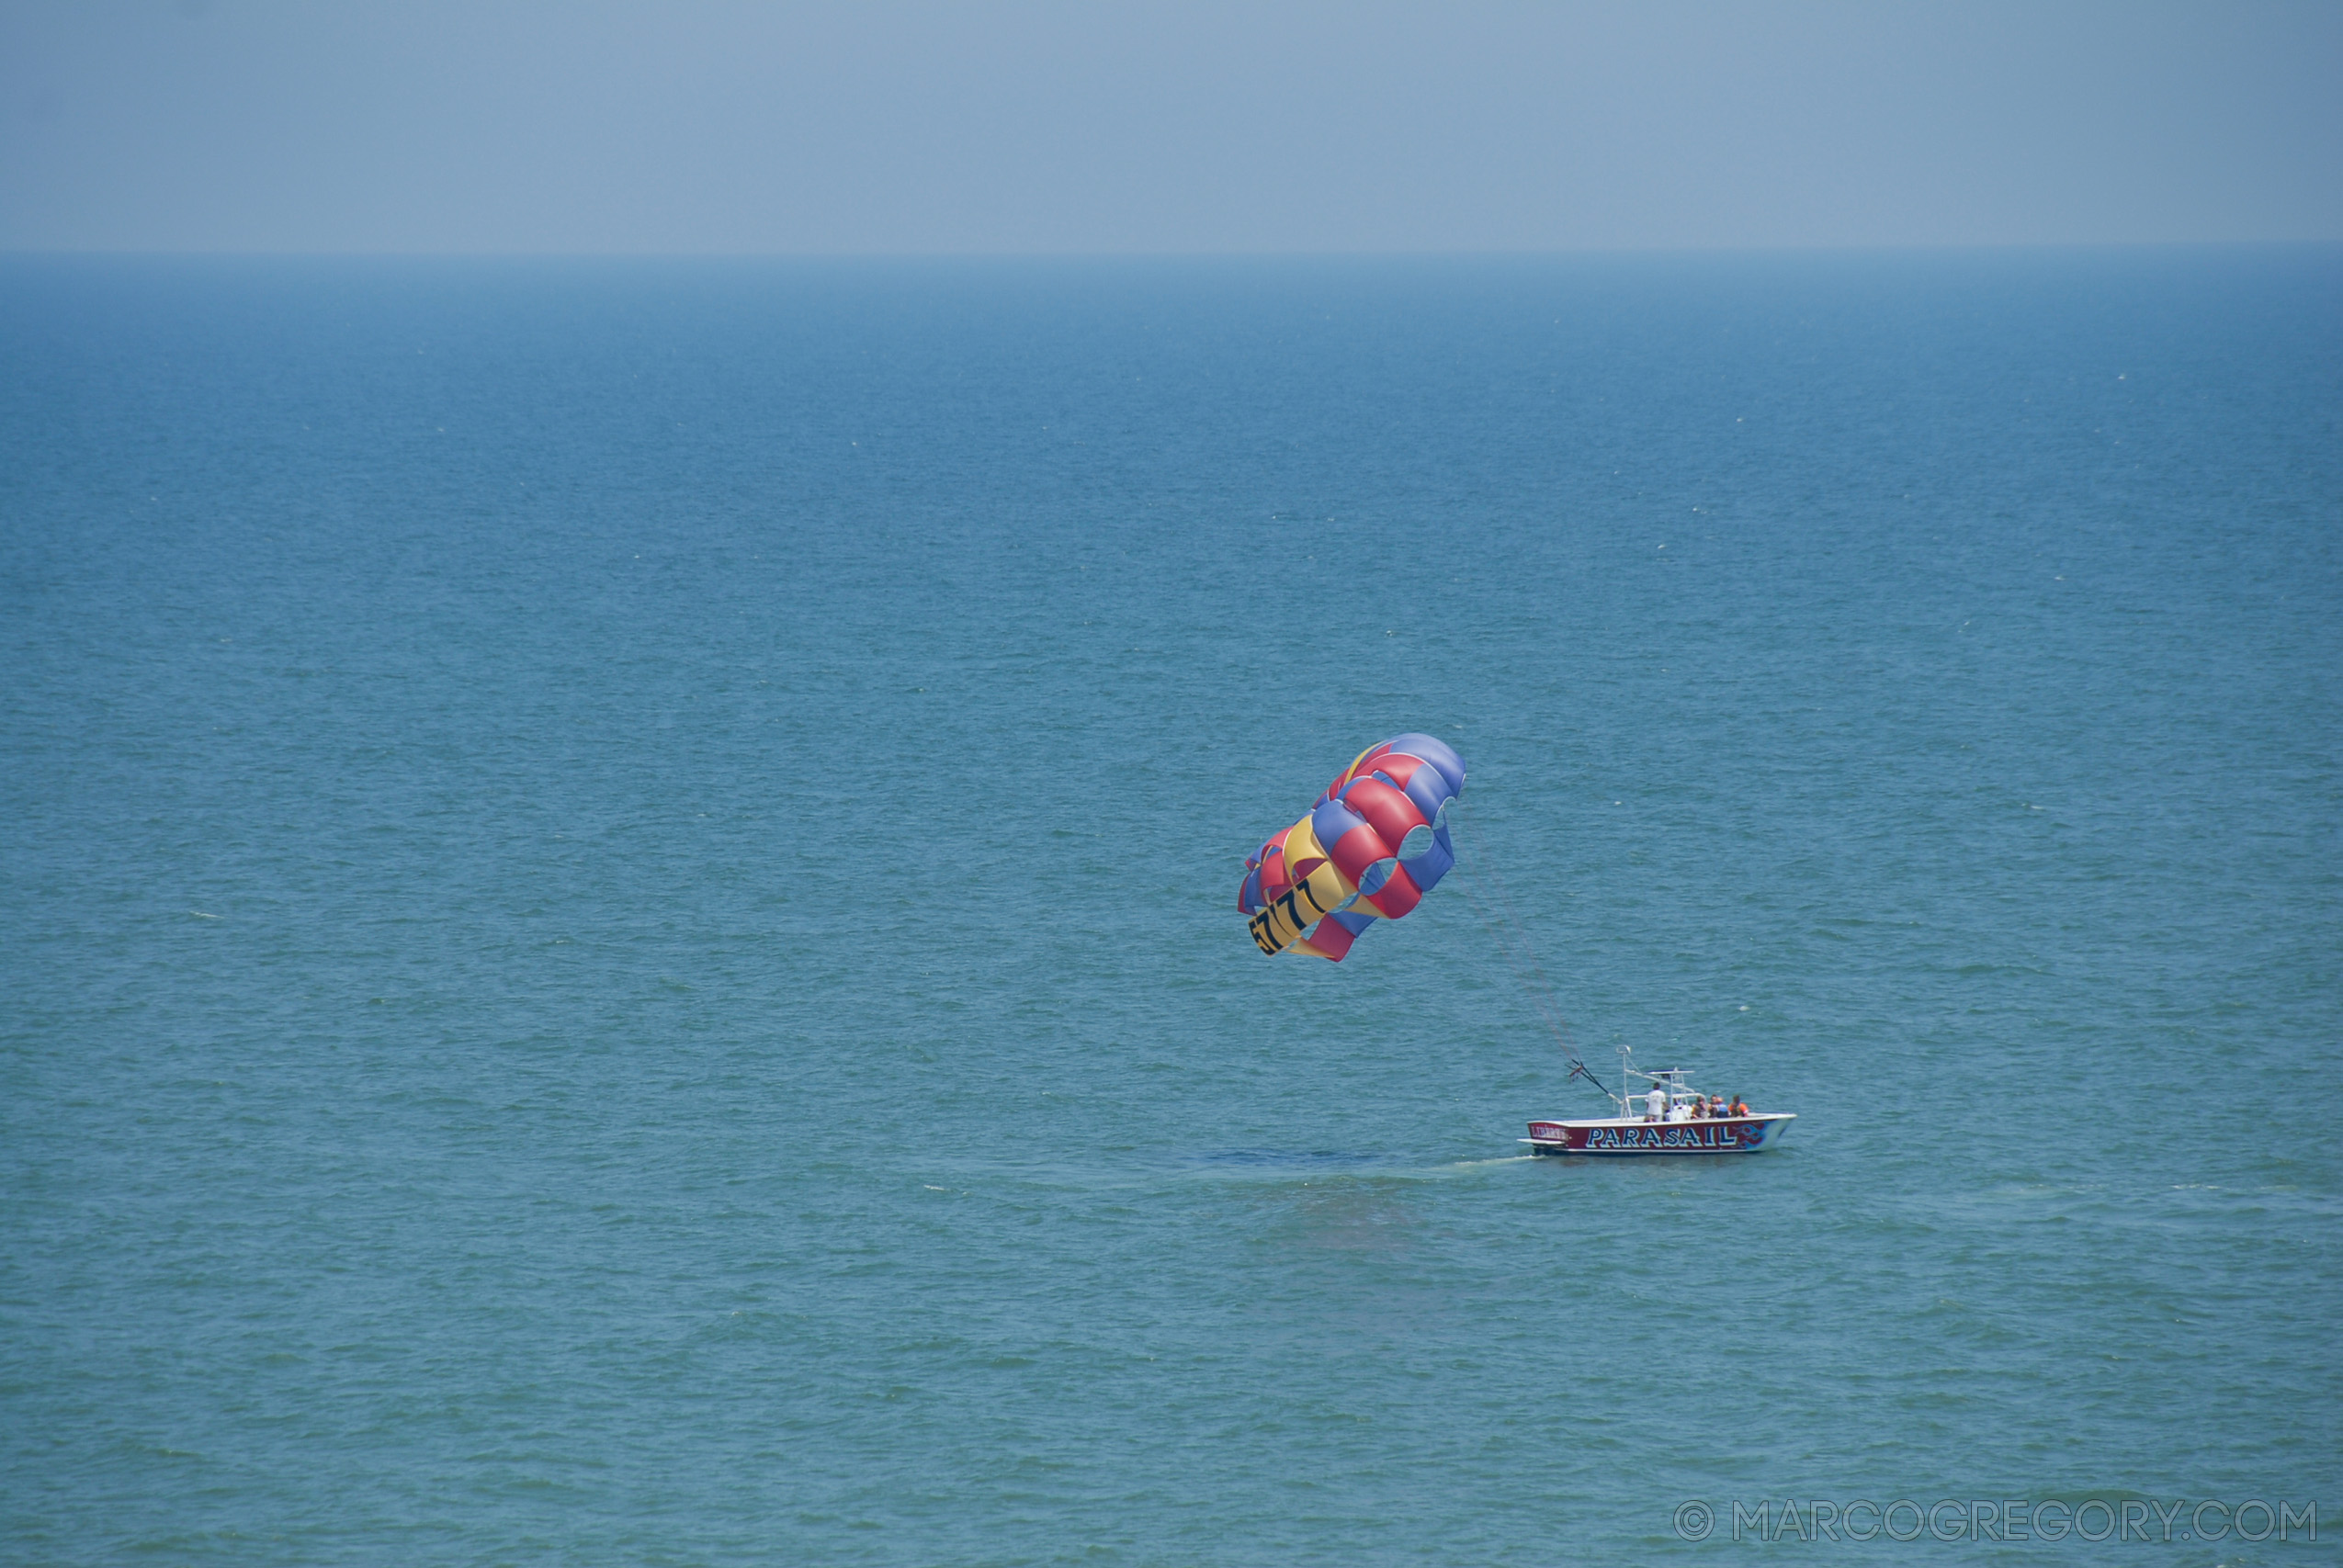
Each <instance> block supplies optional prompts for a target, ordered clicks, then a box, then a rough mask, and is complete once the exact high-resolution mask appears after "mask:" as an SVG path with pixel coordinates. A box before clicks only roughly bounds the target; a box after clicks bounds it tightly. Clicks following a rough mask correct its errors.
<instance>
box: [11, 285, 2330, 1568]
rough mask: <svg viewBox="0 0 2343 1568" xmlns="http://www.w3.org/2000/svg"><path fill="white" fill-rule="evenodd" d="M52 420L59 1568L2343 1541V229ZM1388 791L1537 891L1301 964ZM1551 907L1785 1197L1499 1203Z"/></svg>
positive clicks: (1535, 1183) (21, 1076) (53, 328)
mask: <svg viewBox="0 0 2343 1568" xmlns="http://www.w3.org/2000/svg"><path fill="white" fill-rule="evenodd" d="M0 367H5V372H6V374H5V376H4V377H0V549H4V550H5V555H0V654H4V656H5V660H6V683H5V687H4V688H0V764H5V767H4V769H0V813H4V815H0V890H4V891H5V897H0V1560H6V1561H7V1562H25V1563H85V1562H88V1563H97V1562H168V1563H179V1562H188V1563H201V1562H220V1563H236V1564H288V1565H291V1564H339V1563H369V1564H371V1563H380V1564H412V1563H421V1562H516V1563H517V1562H578V1563H588V1562H640V1563H659V1564H685V1563H709V1564H717V1563H724V1564H730V1563H770V1562H782V1563H809V1564H812V1563H821V1564H904V1565H910V1564H934V1563H954V1564H1012V1563H1082V1564H1101V1565H1110V1564H1163V1565H1176V1564H1202V1563H1210V1564H1230V1565H1246V1564H1263V1563H1295V1564H1342V1565H1345V1568H1352V1565H1357V1564H1418V1563H1424V1564H1448V1563H1456V1564H1466V1563H1471V1564H1484V1563H1485V1564H1511V1563H1520V1564H1532V1563H1551V1562H1602V1563H1619V1562H1685V1561H1693V1560H1702V1561H1705V1560H1710V1559H1712V1558H1717V1557H1723V1556H1730V1557H1732V1558H1734V1560H1736V1561H1739V1560H1742V1557H1743V1556H1744V1554H1749V1553H1752V1552H1754V1553H1757V1554H1758V1555H1760V1556H1768V1555H1770V1556H1771V1557H1772V1558H1774V1559H1778V1560H1782V1561H1798V1560H1805V1559H1807V1558H1809V1557H1811V1558H1816V1559H1821V1560H1827V1561H1845V1562H1872V1561H1886V1560H1893V1561H1897V1562H1905V1561H1919V1560H1923V1559H1924V1560H1926V1561H1929V1562H2097V1561H2121V1562H2190V1563H2195V1562H2202V1563H2208V1564H2209V1563H2213V1562H2222V1563H2231V1564H2246V1563H2265V1562H2267V1563H2280V1562H2313V1561H2326V1562H2331V1561H2334V1560H2335V1559H2334V1557H2333V1555H2332V1553H2333V1552H2334V1551H2335V1548H2334V1546H2333V1545H2332V1542H2333V1541H2334V1540H2337V1539H2343V1464H2338V1461H2343V1356H2338V1352H2337V1345H2338V1343H2343V1146H2339V1141H2338V1137H2337V1106H2338V1104H2343V1082H2338V1077H2337V1075H2338V1068H2343V1048H2338V1041H2339V1040H2343V841H2338V835H2339V833H2343V253H2338V252H2337V251H2334V250H2293V251H2288V250H2267V251H2255V250H2235V251H2187V250H2173V251H2138V252H2103V253H2089V252H2074V253H2033V254H2021V253H2008V254H1994V253H1977V254H1902V255H1840V256H1830V255H1804V256H1773V257H1766V256H1749V255H1742V256H1703V257H1681V258H1665V257H1620V258H1581V259H1562V260H1553V259H1547V260H1469V261H1454V260H1442V261H1434V260H1423V261H1375V262H1367V261H1358V262H1330V261H1299V260H1296V261H1260V262H1236V261H1228V262H1193V263H1180V264H1172V263H1151V262H1115V263H1106V262H1080V263H1077V262H1063V263H1060V262H1037V261H1016V262H1010V261H999V262H990V261H960V262H949V263H945V262H923V263H913V262H892V263H852V264H849V263H811V262H808V263H787V264H785V263H718V262H693V263H680V262H662V263H651V262H640V263H633V262H598V263H584V262H574V263H569V262H553V261H509V262H488V261H481V262H427V261H411V262H390V261H379V262H367V261H327V260H317V261H266V260H225V259H222V260H196V259H179V260H135V259H111V260H109V259H100V258H64V259H32V258H21V257H20V258H17V259H14V260H9V261H6V263H5V264H0ZM1410 729H1421V730H1425V731H1429V732H1431V733H1432V734H1435V735H1438V736H1440V737H1442V738H1443V739H1446V740H1447V741H1449V742H1450V743H1451V744H1453V745H1454V746H1455V747H1456V748H1457V750H1460V751H1461V752H1462V753H1463V754H1464V756H1465V757H1466V760H1467V761H1468V762H1469V763H1470V765H1471V769H1472V772H1471V778H1470V782H1469V783H1468V784H1467V785H1466V792H1465V799H1466V823H1465V830H1466V840H1465V843H1466V860H1465V863H1464V869H1465V872H1466V874H1467V875H1471V876H1473V877H1474V878H1475V881H1474V883H1473V887H1474V889H1475V890H1476V891H1477V892H1480V893H1481V894H1482V895H1483V897H1481V899H1479V900H1478V902H1477V901H1476V900H1475V899H1474V898H1471V897H1467V896H1466V889H1465V888H1464V887H1463V886H1461V884H1460V883H1459V882H1457V881H1454V880H1452V882H1451V883H1449V884H1447V885H1443V886H1442V887H1441V888H1439V889H1438V890H1436V891H1435V892H1434V893H1433V894H1432V896H1431V897H1429V898H1428V899H1427V900H1426V902H1425V903H1424V905H1423V906H1422V907H1421V908H1420V909H1419V910H1418V911H1417V912H1415V913H1414V914H1412V915H1410V916H1409V917H1408V918H1407V919H1404V920H1401V921H1398V922H1394V923H1390V924H1387V925H1383V926H1379V927H1377V928H1376V929H1375V930H1373V931H1370V932H1369V933H1368V934H1367V935H1366V936H1365V937H1364V938H1363V939H1362V940H1361V941H1360V942H1359V945H1358V947H1357V948H1356V949H1355V950H1354V952H1353V954H1352V956H1351V957H1350V959H1349V960H1348V961H1347V962H1345V963H1343V964H1340V965H1334V964H1323V963H1319V962H1316V961H1313V960H1309V959H1306V958H1296V957H1279V958H1274V959H1270V958H1264V957H1263V956H1262V954H1261V953H1259V952H1257V951H1256V950H1255V948H1254V945H1253V943H1252V942H1251V941H1250V940H1249V939H1248V937H1247V935H1246V931H1245V922H1244V919H1243V917H1242V916H1241V915H1240V914H1239V913H1238V911H1237V909H1236V907H1235V902H1236V893H1237V886H1238V882H1239V876H1240V874H1241V873H1242V869H1243V857H1244V856H1245V854H1246V852H1248V851H1250V850H1251V849H1252V848H1253V847H1254V846H1255V845H1257V844H1258V843H1259V842H1260V841H1261V840H1262V838H1263V837H1264V836H1266V835H1267V834H1268V833H1269V832H1271V831H1272V830H1273V829H1280V828H1282V827H1284V826H1285V824H1287V823H1289V822H1291V821H1292V820H1293V819H1294V818H1296V817H1297V816H1299V815H1300V814H1301V813H1302V811H1303V810H1304V809H1305V808H1306V807H1308V805H1309V804H1310V803H1311V801H1312V800H1313V799H1314V798H1315V796H1316V795H1317V793H1318V791H1319V789H1321V788H1322V787H1323V786H1324V785H1325V784H1326V782H1327V781H1328V780H1329V779H1330V777H1331V776H1333V774H1334V773H1336V772H1337V771H1338V770H1339V769H1340V768H1341V767H1342V766H1343V765H1344V764H1345V763H1347V762H1348V761H1350V759H1351V758H1352V757H1353V755H1354V754H1355V753H1356V752H1357V751H1358V750H1360V749H1361V748H1362V747H1364V746H1366V745H1368V744H1370V743H1371V742H1374V741H1376V740H1379V739H1383V738H1385V737H1387V736H1388V735H1391V734H1393V733H1396V732H1398V731H1402V730H1410ZM1500 886H1501V893H1502V897H1501V898H1500V897H1498V894H1499V892H1500ZM1507 900H1510V903H1511V908H1512V910H1513V913H1514V916H1515V917H1516V919H1515V921H1514V922H1513V924H1512V925H1511V926H1510V927H1509V926H1508V925H1507V924H1506V922H1505V919H1504V904H1505V902H1506V901H1507ZM1484 915H1487V916H1488V917H1489V918H1488V919H1484V918H1483V916H1484ZM1508 929H1511V930H1515V931H1520V932H1522V933H1525V934H1526V935H1527V936H1528V937H1529V938H1530V940H1531V941H1532V942H1534V946H1535V950H1536V953H1537V957H1538V961H1539V964H1540V966H1541V967H1542V970H1543V972H1544V975H1545V978H1546V979H1547V980H1548V981H1550V983H1551V985H1552V987H1553V992H1554V995H1555V997H1556V999H1557V1000H1558V1002H1559V1004H1560V1006H1561V1008H1562V1010H1563V1011H1564V1012H1565V1013H1567V1015H1568V1019H1569V1021H1570V1026H1571V1035H1570V1040H1571V1043H1572V1044H1573V1045H1574V1046H1575V1047H1576V1049H1578V1050H1579V1052H1581V1053H1582V1054H1583V1055H1585V1057H1586V1059H1587V1060H1588V1061H1589V1062H1590V1065H1591V1066H1594V1067H1595V1068H1596V1069H1597V1070H1598V1071H1600V1072H1602V1073H1604V1074H1605V1075H1606V1076H1608V1077H1612V1078H1613V1080H1614V1081H1615V1077H1616V1069H1617V1057H1616V1055H1615V1054H1614V1053H1615V1047H1616V1046H1618V1045H1619V1044H1622V1043H1627V1044H1632V1045H1633V1046H1634V1047H1635V1049H1636V1059H1637V1061H1638V1062H1639V1063H1641V1064H1642V1065H1645V1066H1670V1065H1681V1066H1685V1067H1688V1068H1690V1069H1692V1072H1693V1074H1694V1077H1695V1081H1696V1082H1697V1083H1698V1084H1699V1085H1700V1086H1701V1087H1703V1088H1704V1089H1716V1090H1719V1091H1722V1092H1725V1093H1727V1094H1735V1093H1737V1094H1741V1095H1745V1096H1747V1097H1748V1098H1749V1100H1752V1101H1754V1102H1756V1104H1757V1105H1758V1108H1759V1109H1760V1110H1766V1111H1795V1112H1796V1113H1797V1115H1798V1121H1797V1122H1795V1123H1794V1124H1793V1126H1792V1129H1791V1132H1790V1135H1789V1137H1788V1139H1787V1141H1786V1143H1785V1144H1784V1145H1783V1146H1782V1147H1781V1148H1780V1149H1778V1150H1776V1151H1773V1152H1769V1153H1767V1154H1765V1155H1763V1156H1757V1157H1753V1158H1749V1157H1744V1158H1734V1159H1727V1160H1722V1161H1702V1160H1698V1159H1683V1158H1667V1159H1654V1160H1631V1161H1624V1162H1613V1163H1603V1162H1593V1163H1589V1162H1568V1161H1555V1160H1534V1159H1527V1158H1523V1157H1522V1148H1521V1145H1519V1144H1518V1143H1517V1142H1516V1140H1517V1139H1518V1138H1519V1137H1520V1135H1521V1134H1522V1132H1523V1130H1524V1127H1523V1124H1524V1122H1526V1121H1527V1120H1528V1119H1530V1118H1531V1117H1534V1116H1550V1115H1556V1114H1579V1115H1590V1114H1597V1113H1600V1112H1601V1111H1602V1109H1603V1105H1604V1102H1603V1100H1602V1099H1601V1098H1600V1097H1599V1096H1598V1095H1596V1094H1594V1093H1593V1092H1591V1091H1590V1089H1588V1088H1587V1087H1586V1086H1585V1085H1583V1084H1575V1083H1570V1082H1567V1081H1566V1079H1565V1069H1564V1053H1563V1050H1562V1048H1561V1046H1560V1045H1559V1044H1558V1043H1557V1042H1556V1040H1555V1039H1554V1038H1553V1037H1552V1036H1551V1035H1550V1034H1549V1033H1547V1032H1545V1031H1544V1030H1543V1029H1542V1028H1541V1027H1540V1025H1539V1021H1538V1017H1537V1014H1536V1012H1535V1010H1534V1008H1533V1006H1532V1003H1531V998H1530V997H1529V996H1528V994H1527V993H1526V992H1525V990H1524V988H1523V987H1522V986H1521V985H1519V984H1517V983H1516V980H1515V978H1514V976H1513V975H1512V973H1511V971H1510V970H1509V968H1508V966H1507V965H1506V964H1505V963H1504V962H1502V960H1501V959H1500V955H1499V953H1498V951H1497V946H1496V938H1497V936H1498V935H1499V934H1500V933H1501V931H1504V930H1508ZM1695 1499H1697V1500H1700V1501H1701V1502H1703V1503H1704V1504H1705V1505H1707V1506H1709V1507H1710V1508H1711V1509H1713V1510H1714V1518H1715V1524H1714V1527H1713V1531H1712V1533H1711V1534H1710V1535H1709V1536H1708V1537H1707V1538H1706V1539H1705V1540H1688V1539H1686V1537H1687V1536H1688V1535H1692V1534H1697V1533H1698V1532H1697V1529H1696V1522H1695V1524H1692V1525H1688V1524H1687V1523H1686V1521H1687V1519H1691V1518H1693V1517H1694V1516H1692V1515H1687V1514H1685V1513H1682V1512H1681V1511H1680V1505H1683V1504H1685V1503H1687V1502H1689V1501H1692V1500H1695ZM1784 1499H1793V1500H1798V1501H1800V1503H1801V1505H1802V1506H1803V1505H1804V1503H1805V1502H1807V1501H1811V1500H1815V1499H1821V1500H1827V1501H1830V1502H1832V1503H1834V1504H1836V1505H1838V1506H1842V1507H1843V1506H1847V1505H1849V1504H1852V1503H1857V1502H1861V1501H1862V1500H1871V1501H1873V1502H1875V1503H1877V1504H1880V1505H1885V1504H1887V1503H1889V1502H1892V1501H1894V1500H1896V1499H1910V1500H1913V1501H1915V1502H1917V1504H1918V1505H1919V1506H1921V1507H1923V1508H1927V1507H1932V1506H1934V1505H1936V1504H1937V1503H1939V1502H1940V1501H1943V1500H1954V1501H1956V1502H1957V1503H1958V1504H1959V1505H1960V1506H1962V1507H1963V1508H1965V1507H1966V1506H1967V1505H1968V1503H1969V1502H1970V1501H1971V1500H1975V1499H1991V1500H1997V1502H1996V1506H1998V1501H2000V1500H2020V1501H2027V1502H2030V1503H2032V1504H2039V1503H2042V1502H2044V1501H2048V1502H2054V1503H2059V1504H2061V1505H2063V1506H2066V1507H2067V1508H2070V1509H2071V1508H2073V1507H2075V1506H2079V1505H2084V1504H2087V1503H2088V1501H2089V1500H2091V1499H2100V1500H2102V1501H2103V1502H2105V1503H2107V1504H2109V1505H2110V1506H2111V1510H2112V1511H2111V1512H2110V1515H2109V1517H2110V1518H2112V1517H2114V1511H2120V1509H2121V1508H2122V1505H2124V1504H2125V1503H2127V1502H2139V1501H2143V1500H2153V1501H2154V1502H2156V1504H2157V1506H2159V1507H2162V1506H2168V1505H2169V1504H2171V1503H2172V1502H2174V1501H2176V1500H2179V1501H2185V1502H2187V1503H2189V1504H2190V1506H2194V1504H2195V1503H2196V1502H2198V1501H2202V1500H2208V1499H2211V1500H2220V1501H2224V1502H2225V1503H2228V1504H2235V1503H2236V1502H2238V1501H2241V1500H2246V1499H2265V1500H2268V1501H2269V1502H2270V1503H2273V1504H2276V1503H2279V1502H2281V1501H2282V1502H2284V1503H2286V1504H2288V1505H2290V1506H2292V1507H2293V1508H2295V1509H2297V1510H2299V1509H2302V1508H2306V1507H2309V1506H2316V1507H2317V1509H2318V1510H2319V1512H2318V1520H2319V1523H2318V1529H2319V1531H2320V1540H2321V1541H2322V1542H2323V1543H2325V1544H2322V1545H2317V1546H2312V1545H2307V1544H2304V1543H2303V1540H2302V1532H2301V1530H2300V1529H2299V1528H2295V1529H2292V1539H2291V1540H2289V1541H2287V1542H2284V1543H2281V1540H2279V1538H2278V1537H2277V1536H2276V1535H2275V1534H2272V1535H2270V1536H2269V1539H2268V1540H2264V1541H2260V1542H2258V1543H2257V1542H2250V1541H2240V1540H2237V1539H2236V1537H2235V1534H2232V1535H2231V1536H2229V1537H2228V1538H2226V1539H2224V1540H2223V1541H2222V1542H2220V1543H2218V1544H2208V1543H2206V1542H2203V1541H2201V1540H2182V1539H2180V1538H2181V1535H2182V1533H2184V1532H2186V1531H2188V1529H2189V1528H2190V1516H2189V1515H2187V1514H2183V1515H2181V1516H2179V1520H2178V1523H2177V1525H2175V1526H2173V1527H2172V1530H2171V1539H2170V1541H2169V1543H2167V1542H2166V1540H2164V1539H2163V1537H2162V1536H2160V1535H2159V1536H2157V1537H2156V1539H2154V1540H2150V1541H2148V1542H2145V1543H2143V1542H2139V1541H2122V1540H2116V1541H2111V1542H2107V1543H2103V1544H2090V1543H2088V1542H2086V1541H2085V1540H2082V1539H2081V1538H2080V1537H2079V1536H2077V1535H2072V1534H2070V1535H2068V1536H2067V1537H2066V1539H2065V1540H2063V1541H2060V1542H2059V1543H2057V1544H2049V1543H2045V1542H2043V1541H2041V1540H2032V1541H2030V1542H2026V1543H2017V1542H2011V1541H2008V1540H2004V1541H2001V1542H1995V1541H1992V1540H1984V1539H1980V1536H1981V1535H1982V1534H1983V1533H1984V1532H1982V1531H1981V1530H1979V1529H1964V1531H1962V1532H1961V1533H1959V1535H1958V1538H1957V1539H1955V1540H1950V1541H1947V1540H1939V1539H1933V1538H1930V1537H1927V1536H1923V1537H1922V1538H1921V1540H1919V1542H1918V1543H1916V1544H1912V1545H1903V1544H1898V1543H1896V1542H1894V1541H1891V1540H1887V1539H1886V1538H1885V1535H1882V1536H1880V1537H1878V1538H1877V1539H1874V1540H1870V1541H1869V1542H1852V1541H1846V1540H1839V1541H1837V1542H1833V1543H1822V1542H1810V1543H1805V1544H1802V1543H1800V1542H1799V1541H1798V1540H1796V1538H1795V1536H1794V1535H1793V1536H1790V1537H1788V1538H1786V1539H1783V1540H1770V1541H1769V1542H1768V1543H1767V1544H1765V1545H1763V1546H1761V1547H1760V1546H1755V1545H1751V1544H1749V1535H1750V1531H1749V1529H1746V1528H1743V1527H1738V1526H1736V1525H1735V1524H1734V1522H1733V1521H1734V1517H1735V1516H1734V1514H1733V1512H1732V1509H1733V1507H1734V1506H1736V1505H1739V1506H1742V1507H1745V1508H1748V1509H1754V1508H1755V1507H1756V1506H1758V1505H1759V1504H1760V1502H1770V1503H1771V1504H1772V1505H1773V1506H1775V1507H1776V1508H1778V1507H1779V1505H1780V1503H1781V1502H1782V1501H1783V1500H1784ZM1939 1517H1940V1519H1941V1518H1943V1517H1945V1516H1941V1515H1940V1516H1939ZM1995 1517H1996V1518H1998V1517H2000V1516H1999V1515H1998V1514H1997V1515H1996V1516H1995ZM1898 1523H1899V1524H1900V1525H1901V1526H1903V1527H1906V1528H1908V1527H1909V1524H1910V1516H1908V1515H1907V1516H1901V1517H1899V1520H1898ZM2086 1523H2087V1525H2088V1528H2089V1529H2093V1530H2096V1529H2099V1528H2100V1525H2099V1522H2098V1518H2097V1517H2096V1516H2093V1517H2091V1518H2089V1519H2088V1520H2087V1521H2086ZM2259 1524H2260V1519H2259V1517H2258V1516H2256V1517H2255V1519H2254V1526H2255V1528H2258V1527H2259ZM2150 1528H2151V1529H2153V1528H2154V1527H2150ZM1737 1531H1738V1533H1740V1534H1741V1535H1742V1536H1743V1540H1742V1541H1741V1542H1740V1543H1739V1544H1736V1543H1735V1542H1734V1541H1733V1540H1732V1537H1733V1535H1734V1534H1735V1533H1737ZM1776 1533H1779V1532H1778V1528H1777V1529H1776ZM2323 1553H2324V1554H2325V1555H2322V1554H2323Z"/></svg>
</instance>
